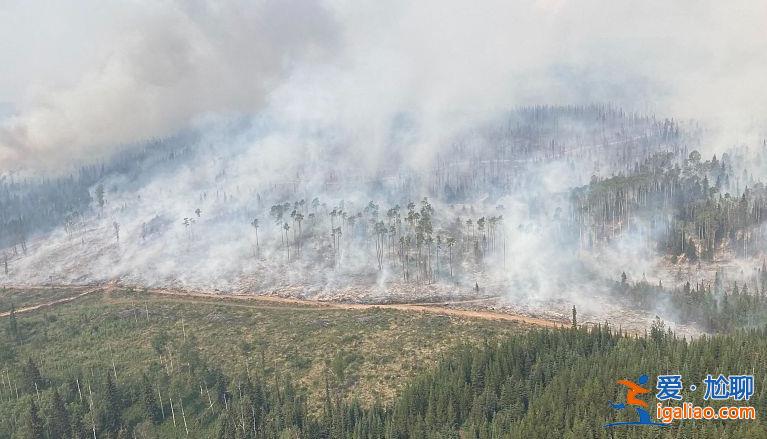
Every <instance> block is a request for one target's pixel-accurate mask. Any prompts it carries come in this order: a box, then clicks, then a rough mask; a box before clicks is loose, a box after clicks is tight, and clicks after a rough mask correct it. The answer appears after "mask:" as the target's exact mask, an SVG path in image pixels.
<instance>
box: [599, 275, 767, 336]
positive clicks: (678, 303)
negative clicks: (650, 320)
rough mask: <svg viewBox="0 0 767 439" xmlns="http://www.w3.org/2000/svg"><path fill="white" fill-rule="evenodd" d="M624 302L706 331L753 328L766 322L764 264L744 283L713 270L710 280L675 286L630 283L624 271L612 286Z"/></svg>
mask: <svg viewBox="0 0 767 439" xmlns="http://www.w3.org/2000/svg"><path fill="white" fill-rule="evenodd" d="M613 290H614V292H615V293H616V294H617V295H618V297H622V298H624V299H626V304H627V305H629V306H631V305H633V306H636V307H638V308H640V309H643V310H646V311H650V312H655V313H659V314H666V315H668V317H669V318H673V319H674V320H675V321H678V322H679V323H684V324H688V323H693V324H696V325H698V326H700V327H701V328H702V329H703V330H706V331H710V332H729V331H732V330H735V329H739V328H754V327H758V326H761V325H763V324H764V322H765V321H767V264H762V267H761V268H760V269H759V270H758V271H757V272H756V274H755V276H754V278H753V279H751V280H750V281H748V282H741V283H740V284H739V283H738V282H737V281H734V282H732V283H727V284H726V282H725V281H724V274H723V273H722V272H721V271H717V272H716V275H715V278H714V281H713V283H711V282H707V283H704V282H699V283H695V284H694V285H692V284H690V282H686V283H685V284H684V285H682V286H680V287H676V288H665V287H664V286H663V285H662V283H658V284H651V283H649V282H647V281H646V280H642V281H639V282H635V283H631V282H628V281H627V278H626V275H625V273H624V274H623V275H622V278H621V280H620V281H619V282H616V283H615V284H614V286H613Z"/></svg>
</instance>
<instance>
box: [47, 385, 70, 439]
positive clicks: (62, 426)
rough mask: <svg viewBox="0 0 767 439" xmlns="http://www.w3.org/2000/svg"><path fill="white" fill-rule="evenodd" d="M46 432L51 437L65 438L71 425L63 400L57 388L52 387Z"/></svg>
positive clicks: (68, 435)
mask: <svg viewBox="0 0 767 439" xmlns="http://www.w3.org/2000/svg"><path fill="white" fill-rule="evenodd" d="M48 432H49V433H50V435H51V437H56V438H59V437H60V438H65V437H70V436H71V426H70V422H69V412H67V407H66V405H65V404H64V400H63V399H62V398H61V395H60V394H59V390H58V389H56V388H54V389H53V395H52V396H51V412H50V420H49V423H48Z"/></svg>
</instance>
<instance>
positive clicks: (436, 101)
mask: <svg viewBox="0 0 767 439" xmlns="http://www.w3.org/2000/svg"><path fill="white" fill-rule="evenodd" d="M765 16H767V6H765V5H764V4H760V3H758V2H749V1H735V2H727V3H723V2H716V1H705V2H698V1H681V2H666V1H647V2H629V3H621V2H606V1H595V0H590V1H585V2H583V1H580V2H572V1H565V0H535V1H531V0H527V1H519V2H503V1H488V2H483V3H481V4H477V3H476V2H463V1H425V2H410V1H391V2H384V3H382V2H375V1H347V0H327V1H318V0H290V1H275V0H260V1H256V2H246V1H240V0H227V1H216V2H213V1H193V2H189V1H175V0H166V1H162V2H147V1H135V2H110V3H108V4H107V3H104V2H95V1H90V0H79V1H77V2H75V3H74V4H72V3H69V4H67V6H66V7H64V6H53V7H51V5H49V4H48V2H41V1H30V2H2V3H0V24H2V25H1V26H0V42H1V43H0V63H2V65H3V69H4V75H3V78H2V79H0V102H3V101H5V102H6V104H5V106H6V107H10V108H12V110H11V112H12V113H13V115H12V116H10V117H6V118H5V120H3V121H2V128H0V168H4V169H9V168H17V167H19V166H38V167H39V166H44V167H48V168H50V167H52V166H54V167H55V166H60V165H61V164H62V163H67V164H76V163H79V162H80V161H82V160H93V159H94V158H96V159H100V158H103V157H105V156H108V155H109V154H110V153H112V152H113V151H115V150H117V149H119V148H120V147H121V145H125V144H130V143H134V142H140V141H143V140H145V139H147V138H152V137H164V136H166V135H169V134H172V133H174V132H176V131H177V130H179V129H180V128H182V127H183V126H185V125H186V124H188V123H189V122H190V121H192V120H193V119H195V118H197V117H200V116H201V115H204V114H210V113H219V114H227V113H232V112H234V113H245V114H250V113H253V112H257V111H260V110H261V109H262V108H263V106H264V105H265V104H270V105H271V106H276V107H278V109H279V111H280V112H282V113H287V114H288V115H289V116H290V118H291V119H292V120H293V121H294V122H295V123H296V124H298V125H299V126H300V127H301V128H303V129H306V126H307V124H312V123H313V124H317V125H319V126H321V127H323V128H325V129H342V130H343V132H344V133H345V134H346V135H348V136H349V139H350V140H353V141H354V142H355V143H354V147H355V149H356V150H358V149H360V147H359V144H365V147H366V148H368V149H370V148H373V153H371V154H366V155H365V158H366V159H367V160H369V161H373V162H375V161H378V160H383V158H384V157H383V155H384V151H381V150H380V149H375V148H376V147H380V146H381V145H384V144H386V142H385V141H384V140H386V139H384V136H386V135H387V134H386V133H388V128H389V127H390V125H391V124H392V123H394V122H393V121H395V120H396V117H397V115H399V114H401V113H402V112H407V113H409V114H411V115H415V120H416V123H417V126H418V127H419V131H418V136H414V137H413V138H411V139H408V141H409V142H411V143H412V145H413V148H411V150H412V154H410V155H409V157H408V159H409V160H413V161H414V162H416V163H417V162H419V161H424V160H426V161H428V159H429V157H430V155H431V154H432V153H433V148H431V147H433V145H434V144H437V143H438V140H439V139H441V138H444V137H445V136H446V135H448V132H449V131H450V130H451V129H452V128H454V127H456V126H457V125H460V124H461V123H462V122H469V121H475V120H477V119H482V118H485V117H487V116H488V115H492V114H494V113H495V112H497V111H498V110H500V109H507V108H509V107H510V106H515V105H524V104H540V103H548V104H560V103H583V102H594V101H599V102H613V103H616V104H618V105H621V106H623V107H624V108H628V109H634V110H640V111H645V112H658V113H661V114H663V115H673V116H677V117H679V116H682V117H696V118H705V119H709V120H712V121H718V122H720V123H721V124H722V131H721V132H722V135H723V136H725V137H723V139H725V140H727V141H731V140H732V139H739V138H742V137H743V136H744V134H743V132H744V131H743V127H744V126H745V127H746V128H748V129H749V131H748V132H752V131H754V130H755V131H757V132H761V131H763V130H762V127H763V125H762V124H763V122H764V120H763V117H762V116H761V114H763V110H764V109H765V108H764V107H765V104H764V102H767V99H764V97H765V96H764V90H763V87H761V85H760V84H761V78H763V77H764V75H765V74H767V61H765V59H764V57H763V56H761V54H763V53H765V50H766V49H767V36H765V33H764V32H763V23H762V20H763V17H765ZM288 97H289V98H288ZM123 147H124V146H123Z"/></svg>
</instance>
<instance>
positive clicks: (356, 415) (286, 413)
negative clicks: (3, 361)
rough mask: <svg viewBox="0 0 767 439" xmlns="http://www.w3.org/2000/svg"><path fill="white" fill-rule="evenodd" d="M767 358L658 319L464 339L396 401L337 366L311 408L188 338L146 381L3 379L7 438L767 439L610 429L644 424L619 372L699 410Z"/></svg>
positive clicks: (292, 392)
mask: <svg viewBox="0 0 767 439" xmlns="http://www.w3.org/2000/svg"><path fill="white" fill-rule="evenodd" d="M765 354H767V330H765V329H753V330H749V331H740V332H737V333H734V334H731V335H727V336H716V337H711V338H709V337H701V338H698V339H695V340H692V341H689V340H685V339H680V338H676V337H675V336H674V334H673V333H672V332H671V331H670V330H666V329H665V327H664V325H663V323H662V321H660V320H657V321H656V323H655V324H654V325H653V327H652V329H651V331H650V332H649V333H648V334H645V335H643V336H635V335H628V334H625V333H622V332H621V331H615V329H614V328H610V327H607V326H604V327H602V326H596V327H592V328H590V329H586V328H582V327H574V328H571V329H561V330H541V331H531V332H528V333H526V334H523V335H518V336H514V337H510V338H507V339H504V340H501V341H487V342H486V343H485V344H484V345H483V346H474V347H472V346H465V347H462V348H460V349H458V350H456V351H454V352H452V353H451V354H449V355H446V356H445V358H444V359H443V360H442V361H441V362H440V363H439V364H438V365H437V367H436V369H434V370H433V371H430V372H427V373H424V374H422V375H420V376H418V377H417V378H415V379H414V380H413V381H412V382H410V383H409V384H408V385H407V386H406V387H405V389H404V390H403V391H402V392H401V393H400V394H399V395H398V396H397V397H396V398H395V400H394V401H393V402H392V403H391V404H388V405H382V404H378V403H374V404H372V405H370V406H363V405H361V404H360V403H358V402H356V401H354V400H349V399H347V398H344V395H343V394H342V391H341V390H339V389H340V387H339V386H336V385H335V384H333V383H334V377H333V375H332V372H331V371H330V370H328V371H326V379H325V383H326V384H325V393H324V397H322V401H316V402H315V404H310V403H309V401H307V399H306V397H305V396H304V395H305V392H304V391H303V390H302V389H301V388H300V386H299V385H298V384H297V383H295V382H293V381H292V379H291V378H290V377H288V376H286V377H280V376H278V375H271V376H267V375H262V374H260V373H258V372H251V373H248V374H242V375H238V376H227V375H226V374H224V373H223V372H222V371H221V370H220V369H218V368H217V367H215V366H214V362H213V361H206V360H205V359H204V358H203V356H202V354H201V353H200V351H199V349H198V348H197V346H196V344H195V342H194V340H193V339H192V338H190V339H189V340H187V342H186V343H185V347H184V348H183V349H182V355H180V357H179V358H178V359H177V361H178V363H177V365H176V366H175V367H177V369H175V370H173V369H171V367H170V366H169V365H168V364H167V363H166V364H162V363H159V362H158V363H155V364H153V365H152V366H151V367H149V368H148V369H147V370H145V371H144V373H142V374H141V375H139V376H130V375H128V376H118V375H117V372H116V371H115V370H116V369H114V367H109V366H106V367H104V368H103V370H98V371H82V370H78V369H76V368H75V369H73V370H72V371H69V372H68V373H67V374H65V375H62V376H56V377H47V376H46V375H45V371H41V370H39V368H38V367H37V366H36V365H35V363H34V362H33V361H31V360H30V361H28V362H27V363H26V366H25V368H24V370H23V371H21V372H18V373H16V372H14V373H11V374H7V375H6V377H4V378H5V379H4V380H3V383H2V393H0V397H1V398H2V399H3V402H2V403H0V408H2V410H3V414H4V416H3V417H2V419H0V436H4V437H31V438H64V437H73V438H85V437H93V436H94V435H95V436H96V437H105V438H122V437H125V438H129V437H219V438H243V439H245V438H276V437H283V438H341V437H344V438H347V437H348V438H431V437H433V438H446V437H454V438H459V437H461V438H491V437H557V438H560V437H561V438H585V437H595V438H608V437H616V436H617V437H623V436H624V435H626V434H631V437H648V438H649V437H653V438H655V437H669V438H676V437H717V438H726V437H733V438H734V437H737V438H760V437H764V436H765V434H767V429H765V425H764V424H763V421H762V420H761V418H760V417H757V419H756V420H753V421H741V422H737V423H736V422H732V421H730V422H726V421H697V422H694V423H693V422H689V421H677V422H676V423H675V424H674V425H673V426H671V427H669V428H663V429H655V428H630V429H629V430H608V429H605V428H604V427H603V425H604V424H606V423H609V422H615V421H628V420H636V419H634V418H635V416H634V413H633V412H630V411H629V412H626V411H623V412H619V411H614V410H613V409H612V408H611V405H610V404H611V402H612V401H616V402H617V401H623V398H625V388H623V387H622V386H620V385H618V384H617V383H616V381H618V380H620V379H635V378H636V377H638V376H639V375H642V374H649V375H651V376H655V375H657V374H662V373H679V374H681V375H682V376H683V380H684V382H685V383H686V384H692V383H698V384H700V386H699V387H700V388H701V390H700V391H697V392H693V391H686V390H685V391H683V395H684V401H686V402H694V403H697V404H702V403H703V400H702V388H703V385H702V380H703V378H705V376H706V374H719V373H722V374H725V375H728V374H750V373H753V371H755V370H757V371H758V370H761V366H762V360H761V358H762V357H763V356H764V355H765ZM16 376H18V378H17V379H14V377H16ZM755 379H756V382H755V388H754V394H753V396H752V397H751V399H750V401H749V404H750V405H753V406H755V407H756V411H757V413H762V412H763V411H764V410H765V409H767V405H766V404H767V399H766V397H767V395H766V394H765V380H764V378H763V377H760V376H759V375H758V374H757V375H756V376H755ZM9 386H10V389H9ZM644 398H645V399H647V400H648V401H649V400H650V399H652V395H649V396H645V397H644ZM649 402H650V411H652V410H653V408H654V404H653V403H652V401H649ZM713 404H714V405H716V404H717V403H713ZM310 407H319V408H317V409H314V410H312V409H310Z"/></svg>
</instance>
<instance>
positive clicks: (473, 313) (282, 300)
mask: <svg viewBox="0 0 767 439" xmlns="http://www.w3.org/2000/svg"><path fill="white" fill-rule="evenodd" d="M23 288H25V289H34V288H42V287H35V286H32V287H23ZM45 288H53V287H51V286H46V287H45ZM70 288H71V287H70ZM114 288H116V287H115V286H113V285H105V286H104V287H89V288H84V289H83V290H82V291H81V292H79V293H78V294H75V295H73V296H70V297H65V298H62V299H58V300H53V301H49V302H44V303H39V304H36V305H31V306H26V307H23V308H19V309H17V310H16V311H15V312H16V314H22V313H26V312H31V311H35V310H38V309H41V308H47V307H52V306H55V305H59V304H64V303H68V302H71V301H73V300H76V299H78V298H80V297H83V296H86V295H89V294H92V293H96V292H109V291H111V290H112V289H114ZM146 292H148V293H150V294H155V295H165V296H174V297H177V298H185V297H187V298H204V299H207V300H218V301H225V300H241V301H245V300H246V301H254V302H261V303H266V304H274V305H282V306H285V305H293V306H296V307H310V308H326V309H340V310H364V309H393V310H397V311H404V312H421V313H431V314H442V315H448V316H454V317H460V318H469V319H485V320H502V321H513V322H519V323H524V324H528V325H534V326H544V327H549V328H556V327H560V326H563V325H564V324H565V323H564V322H557V321H553V320H546V319H542V318H537V317H532V316H526V315H522V314H511V313H506V312H497V311H489V310H488V311H485V310H468V309H460V308H455V307H454V306H460V305H466V304H472V303H478V302H482V301H485V300H490V299H492V297H490V298H481V299H469V300H458V301H445V302H429V303H384V304H366V303H341V302H330V301H320V300H310V299H297V298H290V297H279V296H265V295H244V294H214V293H205V292H198V291H187V290H179V289H165V288H152V289H148V290H146ZM9 314H10V312H9V311H5V312H2V313H0V317H7V316H8V315H9Z"/></svg>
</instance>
